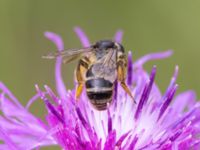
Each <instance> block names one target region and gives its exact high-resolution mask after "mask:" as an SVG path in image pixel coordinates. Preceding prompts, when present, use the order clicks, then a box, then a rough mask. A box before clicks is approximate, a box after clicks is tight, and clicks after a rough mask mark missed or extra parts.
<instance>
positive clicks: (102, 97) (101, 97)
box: [86, 78, 113, 110]
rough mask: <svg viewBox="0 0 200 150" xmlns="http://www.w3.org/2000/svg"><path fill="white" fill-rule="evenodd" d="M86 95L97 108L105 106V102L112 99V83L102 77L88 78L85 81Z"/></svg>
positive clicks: (102, 108)
mask: <svg viewBox="0 0 200 150" xmlns="http://www.w3.org/2000/svg"><path fill="white" fill-rule="evenodd" d="M86 88H87V96H88V98H89V99H90V101H91V103H92V104H93V105H94V106H95V107H96V108H97V109H98V110H104V109H106V108H107V103H110V102H111V101H112V94H113V90H112V88H113V83H111V82H110V81H108V80H105V79H104V78H97V79H89V80H87V81H86Z"/></svg>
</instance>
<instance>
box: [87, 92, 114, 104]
mask: <svg viewBox="0 0 200 150" xmlns="http://www.w3.org/2000/svg"><path fill="white" fill-rule="evenodd" d="M87 96H88V98H89V99H90V100H95V101H96V103H97V104H98V103H104V100H107V99H111V98H112V90H109V91H94V92H93V91H90V92H87Z"/></svg>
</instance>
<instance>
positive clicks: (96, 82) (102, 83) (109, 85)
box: [85, 78, 113, 88]
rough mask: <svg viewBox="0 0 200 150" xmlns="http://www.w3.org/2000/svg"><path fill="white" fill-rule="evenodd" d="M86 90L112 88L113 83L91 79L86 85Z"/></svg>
mask: <svg viewBox="0 0 200 150" xmlns="http://www.w3.org/2000/svg"><path fill="white" fill-rule="evenodd" d="M85 85H86V88H112V86H113V83H111V82H110V81H108V80H105V79H104V78H97V79H89V80H87V81H86V83H85Z"/></svg>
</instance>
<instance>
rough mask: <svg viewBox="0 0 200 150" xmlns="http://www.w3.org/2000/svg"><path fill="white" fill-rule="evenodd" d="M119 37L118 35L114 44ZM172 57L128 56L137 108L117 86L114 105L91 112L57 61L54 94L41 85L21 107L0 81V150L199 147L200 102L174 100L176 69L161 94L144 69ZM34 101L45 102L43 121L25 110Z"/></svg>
mask: <svg viewBox="0 0 200 150" xmlns="http://www.w3.org/2000/svg"><path fill="white" fill-rule="evenodd" d="M75 32H76V34H77V35H78V37H79V39H80V40H81V43H82V44H83V47H87V46H89V45H90V43H89V40H88V38H87V37H86V35H85V34H84V32H83V31H82V30H81V29H80V28H75ZM45 36H46V37H47V38H48V39H49V40H51V41H52V42H53V43H54V44H55V45H56V46H57V49H58V50H60V51H61V50H63V49H64V46H63V42H62V39H61V37H60V36H59V35H57V34H54V33H52V32H46V33H45ZM121 39H122V32H121V31H119V32H117V33H116V35H115V37H114V40H115V41H117V42H121ZM171 54H172V52H171V51H170V50H169V51H165V52H161V53H152V54H148V55H146V56H144V57H142V58H140V59H138V60H136V61H134V62H133V61H132V54H131V52H129V54H128V69H127V81H126V82H127V84H128V86H129V88H130V89H131V92H132V94H133V95H134V96H135V100H136V102H137V104H135V103H134V102H133V101H132V99H131V98H130V97H129V96H128V95H127V93H126V92H124V90H122V88H121V87H120V86H118V85H117V84H116V86H115V94H114V96H113V103H112V104H111V105H110V106H109V107H108V109H107V110H105V111H98V110H96V109H94V108H93V107H92V106H91V104H90V102H89V101H88V98H87V96H86V94H85V92H83V94H82V95H81V97H80V100H79V102H78V103H76V102H75V90H74V89H73V90H67V89H66V87H65V84H64V82H63V80H62V75H61V65H62V58H61V57H58V58H57V59H56V65H55V81H56V90H57V94H55V93H54V92H53V91H52V90H51V89H50V87H48V86H46V85H45V86H44V91H43V90H41V88H39V87H38V86H37V85H36V90H37V93H36V95H35V96H33V98H32V99H30V101H29V102H28V104H27V105H26V106H25V107H24V106H22V105H21V104H20V102H19V101H18V100H17V99H16V98H15V96H14V95H13V94H12V93H11V92H10V91H9V90H8V88H7V87H6V86H5V85H4V84H3V83H0V88H1V94H0V104H1V105H0V108H1V112H2V113H1V116H0V139H1V141H2V142H1V144H0V149H1V150H30V149H39V148H41V147H42V146H51V145H59V146H60V147H61V149H64V150H117V149H121V150H134V149H136V150H157V149H159V150H168V149H169V150H178V149H181V150H182V149H184V150H185V149H199V148H200V138H199V137H200V136H199V132H200V104H199V102H197V101H196V96H195V93H194V92H193V91H186V92H184V93H181V94H179V95H177V96H175V93H176V90H177V87H178V85H177V84H176V78H177V74H178V67H177V66H176V67H175V71H174V74H173V75H172V78H171V81H170V83H169V86H168V88H167V90H166V92H165V93H164V94H161V92H160V90H159V88H158V86H157V85H156V83H155V76H156V70H157V69H156V67H155V66H153V67H152V71H151V72H150V74H148V73H147V72H146V71H145V70H144V68H143V65H144V64H145V63H146V62H147V61H150V60H155V59H164V58H166V57H169V56H170V55H171ZM66 85H67V84H66ZM42 89H43V88H42ZM37 99H42V100H43V101H44V103H45V104H46V109H47V114H46V120H41V119H40V118H38V117H36V116H34V115H33V114H32V113H30V112H29V107H30V106H31V104H32V103H33V102H34V101H35V100H37Z"/></svg>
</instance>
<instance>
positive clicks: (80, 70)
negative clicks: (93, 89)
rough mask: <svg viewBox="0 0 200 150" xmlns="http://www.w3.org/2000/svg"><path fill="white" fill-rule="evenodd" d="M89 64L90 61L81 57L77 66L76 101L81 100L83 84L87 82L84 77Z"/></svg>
mask: <svg viewBox="0 0 200 150" xmlns="http://www.w3.org/2000/svg"><path fill="white" fill-rule="evenodd" d="M88 66H89V65H88V62H87V61H86V60H85V59H81V60H80V61H79V63H78V66H77V68H76V72H75V76H76V80H77V82H78V86H77V88H76V95H75V98H76V101H78V100H79V97H80V95H81V93H82V91H83V86H84V83H85V79H84V77H85V73H86V71H87V69H88Z"/></svg>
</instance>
